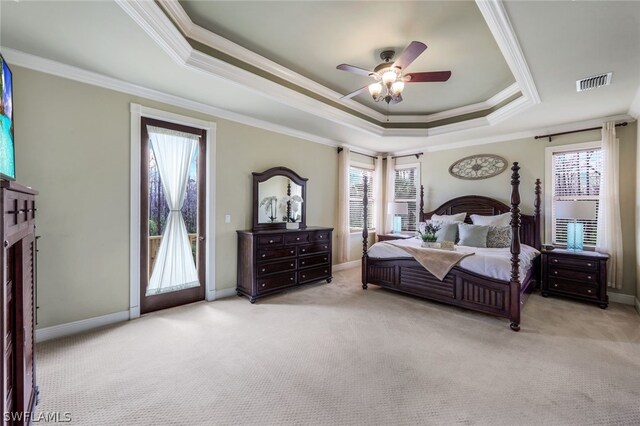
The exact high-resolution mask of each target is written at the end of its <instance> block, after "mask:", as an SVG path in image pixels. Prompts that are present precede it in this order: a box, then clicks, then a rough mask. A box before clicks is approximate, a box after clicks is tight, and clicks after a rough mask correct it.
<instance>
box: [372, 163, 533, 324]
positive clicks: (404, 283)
mask: <svg viewBox="0 0 640 426" xmlns="http://www.w3.org/2000/svg"><path fill="white" fill-rule="evenodd" d="M511 170H512V174H511V207H509V206H507V205H506V204H504V203H502V202H500V201H497V200H494V199H492V198H488V197H482V196H477V195H469V196H464V197H458V198H454V199H452V200H450V201H447V202H446V203H444V204H443V205H441V206H440V207H438V208H437V209H435V210H434V211H431V212H428V213H424V189H423V188H422V187H421V191H420V212H419V220H420V222H424V221H425V220H427V219H430V218H431V216H432V215H434V214H436V215H453V214H456V213H462V212H466V213H467V215H466V218H465V222H466V223H471V220H470V216H471V215H473V214H476V215H482V216H493V215H499V214H504V213H508V212H511V222H510V226H511V244H510V247H509V250H508V252H507V253H504V254H503V255H504V256H509V253H510V258H509V259H507V260H506V262H509V263H510V279H498V278H494V277H490V276H487V275H483V274H480V273H477V272H472V271H470V270H468V269H464V268H462V267H461V266H460V265H459V264H457V265H456V266H454V267H453V268H452V269H451V270H450V271H449V273H448V274H447V275H446V276H445V277H444V279H443V280H442V281H441V280H439V279H438V278H436V277H435V276H434V275H433V274H431V273H430V272H428V271H427V270H426V269H425V268H424V267H423V266H422V265H421V264H420V263H418V261H416V260H415V259H414V258H412V257H408V256H406V255H405V256H398V257H370V256H369V251H368V241H367V239H368V233H367V195H366V194H367V189H366V185H367V181H366V177H365V190H364V194H365V195H364V228H363V232H362V238H363V245H362V250H363V256H362V288H363V289H365V290H366V289H367V286H368V285H369V284H375V285H379V286H381V287H385V288H389V289H392V290H396V291H400V292H404V293H408V294H412V295H414V296H419V297H423V298H426V299H432V300H436V301H439V302H444V303H447V304H450V305H454V306H459V307H463V308H467V309H472V310H474V311H479V312H483V313H487V314H491V315H495V316H498V317H504V318H508V319H509V320H510V327H511V329H512V330H514V331H519V330H520V310H521V307H522V305H523V304H524V302H525V300H526V298H527V296H528V294H529V293H531V292H532V291H533V289H534V288H535V286H536V283H537V282H539V271H540V265H539V259H540V256H539V252H538V250H540V246H541V235H540V232H541V226H540V225H541V223H540V204H541V196H540V194H541V185H540V179H537V180H536V183H535V202H534V215H533V216H530V215H522V214H520V208H519V206H520V192H519V186H520V174H519V170H520V167H519V166H518V163H517V162H516V163H513V167H512V168H511ZM521 242H522V243H523V244H526V245H528V246H530V247H533V248H534V249H535V250H533V249H530V248H528V247H525V249H527V254H529V255H530V257H529V258H527V259H526V260H527V261H529V260H531V261H530V262H526V264H527V265H529V266H528V268H527V269H526V270H525V271H521V268H520V260H521V259H520V257H521V255H520V254H521ZM379 244H388V243H378V244H377V245H379ZM485 250H486V249H485ZM489 250H492V249H489ZM497 250H500V249H497ZM505 251H506V249H504V250H503V252H505ZM470 257H474V256H470ZM503 266H507V268H508V264H507V265H503ZM504 275H505V272H504V271H503V276H504ZM506 276H507V277H508V276H509V271H506ZM521 277H522V279H521Z"/></svg>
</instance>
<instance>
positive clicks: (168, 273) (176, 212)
mask: <svg viewBox="0 0 640 426" xmlns="http://www.w3.org/2000/svg"><path fill="white" fill-rule="evenodd" d="M147 130H148V133H149V140H150V141H151V148H152V149H153V154H154V156H155V159H156V163H157V165H158V172H159V173H160V179H161V180H162V189H163V191H164V196H165V198H166V199H167V204H168V205H169V216H168V218H167V222H166V223H167V224H166V226H165V229H164V232H163V233H162V241H161V242H160V248H159V249H158V255H157V257H156V261H155V266H154V268H153V272H152V274H151V279H150V280H149V286H148V287H147V291H146V295H147V296H150V295H154V294H161V293H167V292H171V291H176V290H181V289H185V288H191V287H197V286H199V285H200V283H199V281H198V273H197V271H196V266H195V263H194V260H193V255H192V252H191V244H190V243H189V236H188V235H187V227H186V226H185V223H184V218H183V217H182V212H181V211H180V210H181V209H182V204H183V203H184V197H185V193H186V191H187V180H188V178H189V167H190V165H191V161H192V160H193V155H194V153H195V151H196V148H197V147H198V136H197V135H193V134H189V133H184V132H178V131H175V130H169V129H164V128H160V127H153V126H147Z"/></svg>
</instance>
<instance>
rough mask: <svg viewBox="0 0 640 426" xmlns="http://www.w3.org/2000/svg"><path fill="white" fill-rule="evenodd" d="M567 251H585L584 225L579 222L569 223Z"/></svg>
mask: <svg viewBox="0 0 640 426" xmlns="http://www.w3.org/2000/svg"><path fill="white" fill-rule="evenodd" d="M567 249H569V250H583V249H584V224H582V223H578V222H569V223H567Z"/></svg>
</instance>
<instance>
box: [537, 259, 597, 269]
mask: <svg viewBox="0 0 640 426" xmlns="http://www.w3.org/2000/svg"><path fill="white" fill-rule="evenodd" d="M549 266H551V267H554V266H558V267H561V268H571V269H580V270H590V271H595V270H596V269H597V267H598V262H597V261H596V260H591V259H579V258H575V257H566V256H554V255H549Z"/></svg>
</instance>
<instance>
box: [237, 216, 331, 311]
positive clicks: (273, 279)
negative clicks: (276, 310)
mask: <svg viewBox="0 0 640 426" xmlns="http://www.w3.org/2000/svg"><path fill="white" fill-rule="evenodd" d="M237 232H238V287H237V292H238V296H241V295H245V296H247V297H249V301H250V302H251V303H255V301H256V299H257V298H259V297H263V296H267V295H269V294H273V293H277V292H279V291H282V290H284V289H287V288H291V287H295V286H298V285H300V284H307V283H311V282H314V281H320V280H327V282H328V283H329V282H331V278H332V276H331V251H332V250H331V237H332V235H331V234H332V232H333V228H322V227H314V226H312V227H307V228H305V229H300V230H287V229H278V230H267V231H237Z"/></svg>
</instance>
